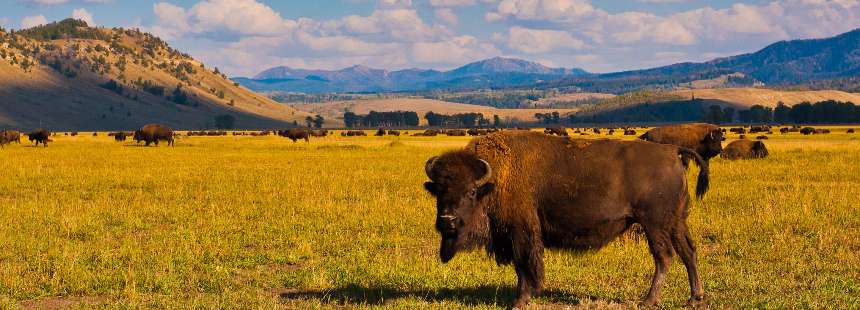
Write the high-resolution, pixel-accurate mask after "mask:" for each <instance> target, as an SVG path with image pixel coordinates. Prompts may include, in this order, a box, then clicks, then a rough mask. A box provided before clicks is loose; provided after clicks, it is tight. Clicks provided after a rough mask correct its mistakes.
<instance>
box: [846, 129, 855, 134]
mask: <svg viewBox="0 0 860 310" xmlns="http://www.w3.org/2000/svg"><path fill="white" fill-rule="evenodd" d="M845 133H854V128H849V129H848V130H846V131H845Z"/></svg>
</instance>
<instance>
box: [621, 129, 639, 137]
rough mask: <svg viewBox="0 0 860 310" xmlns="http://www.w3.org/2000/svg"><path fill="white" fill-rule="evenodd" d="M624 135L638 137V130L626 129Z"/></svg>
mask: <svg viewBox="0 0 860 310" xmlns="http://www.w3.org/2000/svg"><path fill="white" fill-rule="evenodd" d="M624 135H625V136H635V135H636V130H633V129H626V130H624Z"/></svg>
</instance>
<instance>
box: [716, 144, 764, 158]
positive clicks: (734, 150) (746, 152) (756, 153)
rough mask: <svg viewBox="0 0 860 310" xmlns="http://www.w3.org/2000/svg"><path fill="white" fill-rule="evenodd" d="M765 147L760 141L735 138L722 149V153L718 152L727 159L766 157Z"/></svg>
mask: <svg viewBox="0 0 860 310" xmlns="http://www.w3.org/2000/svg"><path fill="white" fill-rule="evenodd" d="M767 155H768V153H767V148H766V147H765V146H764V142H762V141H752V140H737V141H734V142H732V143H729V145H727V146H726V148H725V149H723V153H722V154H720V157H722V158H725V159H729V160H737V159H753V158H765V157H767Z"/></svg>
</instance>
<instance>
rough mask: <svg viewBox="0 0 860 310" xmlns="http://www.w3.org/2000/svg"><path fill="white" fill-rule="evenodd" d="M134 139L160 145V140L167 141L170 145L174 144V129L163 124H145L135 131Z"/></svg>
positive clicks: (147, 143)
mask: <svg viewBox="0 0 860 310" xmlns="http://www.w3.org/2000/svg"><path fill="white" fill-rule="evenodd" d="M134 140H135V142H137V143H140V141H143V142H146V146H149V145H150V144H152V143H155V146H158V141H166V142H167V145H168V146H173V129H170V127H167V126H164V125H161V124H148V125H144V126H143V127H141V128H140V129H138V130H137V131H135V132H134Z"/></svg>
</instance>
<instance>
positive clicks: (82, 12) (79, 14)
mask: <svg viewBox="0 0 860 310" xmlns="http://www.w3.org/2000/svg"><path fill="white" fill-rule="evenodd" d="M72 18H74V19H79V20H82V21H84V22H86V23H87V25H89V26H90V27H92V26H95V25H96V22H95V21H94V20H93V14H90V12H89V11H87V10H86V9H83V8H81V9H75V10H73V11H72Z"/></svg>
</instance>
